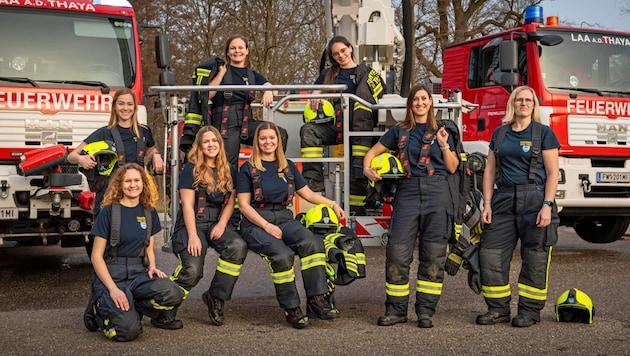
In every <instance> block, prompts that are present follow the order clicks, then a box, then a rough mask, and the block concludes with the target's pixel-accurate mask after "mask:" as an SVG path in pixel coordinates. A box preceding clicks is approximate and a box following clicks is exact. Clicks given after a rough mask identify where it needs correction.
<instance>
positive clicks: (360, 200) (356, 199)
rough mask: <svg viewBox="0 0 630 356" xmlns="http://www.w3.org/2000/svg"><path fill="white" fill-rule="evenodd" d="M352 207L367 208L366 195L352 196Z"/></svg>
mask: <svg viewBox="0 0 630 356" xmlns="http://www.w3.org/2000/svg"><path fill="white" fill-rule="evenodd" d="M349 198H350V205H351V206H365V195H352V194H351V195H350V197H349Z"/></svg>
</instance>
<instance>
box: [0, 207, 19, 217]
mask: <svg viewBox="0 0 630 356" xmlns="http://www.w3.org/2000/svg"><path fill="white" fill-rule="evenodd" d="M18 216H19V214H18V209H17V208H0V220H17V219H18Z"/></svg>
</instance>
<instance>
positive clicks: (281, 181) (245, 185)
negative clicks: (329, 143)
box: [236, 160, 306, 207]
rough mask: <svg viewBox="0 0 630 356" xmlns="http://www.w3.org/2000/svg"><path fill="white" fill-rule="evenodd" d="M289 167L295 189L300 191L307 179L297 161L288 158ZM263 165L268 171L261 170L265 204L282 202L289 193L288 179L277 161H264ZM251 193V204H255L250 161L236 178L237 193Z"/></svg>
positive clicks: (254, 205) (243, 166) (261, 184)
mask: <svg viewBox="0 0 630 356" xmlns="http://www.w3.org/2000/svg"><path fill="white" fill-rule="evenodd" d="M287 161H288V164H289V169H290V170H291V172H292V174H293V182H294V186H295V190H296V191H298V190H300V189H302V188H303V187H304V186H305V185H306V180H305V179H304V177H303V176H302V173H300V171H299V170H298V169H297V167H296V166H295V163H293V162H292V161H290V160H287ZM263 167H265V169H266V171H264V172H262V171H261V172H260V187H261V190H262V195H263V196H264V197H265V204H282V203H283V202H284V201H286V200H287V196H288V195H289V189H288V188H287V180H286V178H285V177H284V173H283V172H278V167H277V166H276V162H268V161H263ZM248 192H249V193H251V194H252V197H251V204H252V206H253V207H256V206H257V205H256V204H254V198H255V194H254V183H252V172H251V165H250V163H249V162H245V163H244V164H243V165H242V166H241V169H240V170H239V172H238V176H237V178H236V193H248Z"/></svg>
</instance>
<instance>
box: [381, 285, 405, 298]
mask: <svg viewBox="0 0 630 356" xmlns="http://www.w3.org/2000/svg"><path fill="white" fill-rule="evenodd" d="M385 293H386V294H387V295H390V296H392V297H406V296H408V295H409V283H407V284H402V285H401V284H390V283H385Z"/></svg>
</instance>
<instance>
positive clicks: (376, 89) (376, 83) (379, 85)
mask: <svg viewBox="0 0 630 356" xmlns="http://www.w3.org/2000/svg"><path fill="white" fill-rule="evenodd" d="M367 85H368V86H369V87H370V89H372V96H373V97H374V100H376V102H377V103H378V96H379V95H380V94H381V92H382V91H383V82H382V81H381V75H380V74H378V72H377V71H375V70H371V71H369V72H368V75H367Z"/></svg>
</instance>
